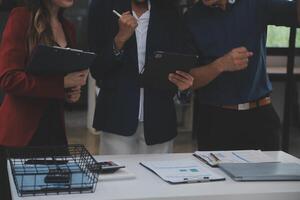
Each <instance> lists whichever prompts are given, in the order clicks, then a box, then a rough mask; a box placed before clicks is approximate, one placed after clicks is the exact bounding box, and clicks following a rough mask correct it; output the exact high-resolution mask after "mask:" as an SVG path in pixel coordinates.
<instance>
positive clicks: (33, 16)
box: [0, 0, 87, 199]
mask: <svg viewBox="0 0 300 200" xmlns="http://www.w3.org/2000/svg"><path fill="white" fill-rule="evenodd" d="M73 1H74V0H27V4H26V5H27V6H26V7H18V8H15V9H14V10H12V12H11V14H10V17H9V19H8V22H7V25H6V27H5V29H4V32H3V37H2V42H1V46H0V89H1V90H3V91H4V92H5V94H6V96H5V98H4V101H3V104H2V106H1V107H0V157H2V159H1V160H0V162H1V163H0V165H1V171H0V173H1V177H3V176H2V175H3V174H6V170H5V158H4V156H3V149H4V148H5V147H22V146H54V145H66V144H67V139H66V136H65V126H64V115H63V103H64V100H67V101H68V102H75V101H77V100H78V99H79V97H80V88H81V86H83V85H84V84H85V82H86V78H87V71H82V72H75V73H71V74H68V75H66V76H65V77H63V76H34V75H32V74H28V73H26V72H25V71H24V67H25V66H26V65H27V63H28V61H29V59H30V56H31V52H32V51H33V49H34V48H35V47H36V46H37V45H38V44H45V45H53V46H54V45H55V46H61V47H74V45H75V29H74V27H73V26H72V25H71V23H70V22H68V21H67V20H66V19H64V17H63V10H64V9H66V8H68V7H70V6H72V5H73ZM41 67H43V66H41ZM66 91H68V92H66ZM1 146H2V156H1ZM5 181H7V179H4V180H0V185H1V187H0V196H1V198H2V197H3V196H4V195H6V197H5V196H4V197H5V198H4V199H9V198H10V197H9V195H8V194H7V193H6V194H4V193H5V191H7V189H8V188H5V187H3V185H4V186H8V183H7V182H5ZM1 190H3V191H1Z"/></svg>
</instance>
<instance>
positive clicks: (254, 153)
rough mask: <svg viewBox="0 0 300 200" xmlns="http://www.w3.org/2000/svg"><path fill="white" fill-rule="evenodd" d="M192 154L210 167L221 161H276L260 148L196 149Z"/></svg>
mask: <svg viewBox="0 0 300 200" xmlns="http://www.w3.org/2000/svg"><path fill="white" fill-rule="evenodd" d="M193 155H194V156H195V157H197V158H199V159H200V160H201V161H203V162H205V163H206V164H208V165H210V166H212V167H217V166H218V165H219V164H221V163H270V162H278V161H277V160H276V159H274V158H271V157H270V156H268V155H266V154H264V153H263V152H262V151H261V150H243V151H196V152H195V153H194V154H193Z"/></svg>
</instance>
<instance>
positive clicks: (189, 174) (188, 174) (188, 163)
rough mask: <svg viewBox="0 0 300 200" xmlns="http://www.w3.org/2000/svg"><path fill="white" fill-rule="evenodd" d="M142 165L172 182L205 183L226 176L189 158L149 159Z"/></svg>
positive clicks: (222, 179)
mask: <svg viewBox="0 0 300 200" xmlns="http://www.w3.org/2000/svg"><path fill="white" fill-rule="evenodd" d="M140 165H141V166H143V167H145V168H146V169H148V170H149V171H151V172H152V173H154V174H156V175H157V176H159V177H160V178H161V179H162V180H164V181H166V182H167V183H170V184H184V183H203V182H214V181H224V180H225V177H223V176H220V175H219V174H216V173H215V172H213V171H211V170H210V169H209V168H206V167H204V166H201V165H200V164H199V163H197V162H195V161H193V160H189V159H186V160H173V161H148V162H141V163H140Z"/></svg>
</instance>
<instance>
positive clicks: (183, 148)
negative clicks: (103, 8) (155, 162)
mask: <svg viewBox="0 0 300 200" xmlns="http://www.w3.org/2000/svg"><path fill="white" fill-rule="evenodd" d="M85 124H86V112H85V111H72V112H70V111H67V112H66V126H67V135H68V139H69V142H70V143H72V144H84V145H85V146H86V147H87V149H88V150H89V151H90V152H91V153H92V154H93V155H97V154H99V141H100V139H99V135H95V134H93V133H92V132H91V131H89V130H88V129H87V128H85ZM188 129H190V127H184V126H180V128H179V135H178V137H177V138H176V140H175V145H174V151H175V152H176V153H191V152H194V151H195V150H196V143H195V141H194V140H193V139H192V133H191V131H189V130H188ZM291 132H292V134H291V142H290V153H291V154H292V155H294V156H296V157H298V158H300V131H299V129H298V128H293V127H292V129H291Z"/></svg>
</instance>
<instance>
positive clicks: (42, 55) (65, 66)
mask: <svg viewBox="0 0 300 200" xmlns="http://www.w3.org/2000/svg"><path fill="white" fill-rule="evenodd" d="M95 58H96V54H95V53H92V52H85V51H82V50H78V49H71V48H61V47H56V46H53V47H52V46H46V45H38V46H37V47H36V49H35V50H34V52H33V54H32V56H31V59H30V62H29V64H28V65H27V67H26V68H25V71H26V72H28V73H31V74H34V75H66V74H69V73H72V72H76V71H82V70H86V69H88V68H89V67H90V66H91V65H92V63H93V62H94V60H95Z"/></svg>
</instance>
